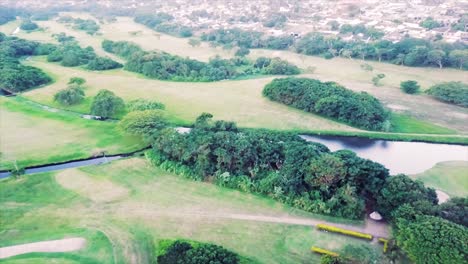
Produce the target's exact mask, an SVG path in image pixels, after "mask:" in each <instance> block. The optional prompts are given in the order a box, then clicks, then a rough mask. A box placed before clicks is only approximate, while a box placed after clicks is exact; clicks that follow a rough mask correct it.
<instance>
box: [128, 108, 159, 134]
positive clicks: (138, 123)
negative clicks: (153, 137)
mask: <svg viewBox="0 0 468 264" xmlns="http://www.w3.org/2000/svg"><path fill="white" fill-rule="evenodd" d="M119 126H120V127H121V128H122V129H123V130H124V131H125V132H127V133H131V134H135V135H144V136H146V135H150V134H152V133H157V132H159V130H161V129H163V128H165V127H166V126H167V121H166V116H165V113H164V112H163V111H161V110H145V111H136V112H130V113H128V114H127V115H126V116H125V117H124V118H123V119H122V120H121V121H120V123H119Z"/></svg>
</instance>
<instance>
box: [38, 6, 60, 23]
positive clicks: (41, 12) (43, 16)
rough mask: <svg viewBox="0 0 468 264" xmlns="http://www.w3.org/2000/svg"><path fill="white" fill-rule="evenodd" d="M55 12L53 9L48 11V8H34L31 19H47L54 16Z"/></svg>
mask: <svg viewBox="0 0 468 264" xmlns="http://www.w3.org/2000/svg"><path fill="white" fill-rule="evenodd" d="M57 14H58V13H57V12H55V11H50V10H45V9H43V10H35V11H34V14H32V16H31V20H34V21H47V20H49V19H51V18H52V17H54V16H57Z"/></svg>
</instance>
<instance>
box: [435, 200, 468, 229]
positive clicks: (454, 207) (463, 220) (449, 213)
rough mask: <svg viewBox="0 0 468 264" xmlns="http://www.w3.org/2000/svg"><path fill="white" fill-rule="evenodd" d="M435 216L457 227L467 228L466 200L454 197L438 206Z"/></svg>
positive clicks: (467, 208) (467, 205) (467, 206)
mask: <svg viewBox="0 0 468 264" xmlns="http://www.w3.org/2000/svg"><path fill="white" fill-rule="evenodd" d="M437 215H438V216H440V217H442V218H444V219H447V220H449V221H451V222H454V223H456V224H459V225H463V226H465V227H468V198H467V197H454V198H451V199H450V200H448V201H447V202H445V203H443V204H440V205H439V206H438V208H437Z"/></svg>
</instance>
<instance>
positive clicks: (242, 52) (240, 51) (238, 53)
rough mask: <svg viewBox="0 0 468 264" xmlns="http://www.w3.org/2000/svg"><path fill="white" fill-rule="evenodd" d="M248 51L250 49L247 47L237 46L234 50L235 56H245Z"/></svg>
mask: <svg viewBox="0 0 468 264" xmlns="http://www.w3.org/2000/svg"><path fill="white" fill-rule="evenodd" d="M249 53H250V50H249V49H248V48H243V47H242V48H239V49H238V50H237V51H236V54H235V55H236V56H238V57H245V56H247V55H249Z"/></svg>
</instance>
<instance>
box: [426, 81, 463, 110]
mask: <svg viewBox="0 0 468 264" xmlns="http://www.w3.org/2000/svg"><path fill="white" fill-rule="evenodd" d="M426 93H427V94H429V95H431V96H433V97H435V98H436V99H438V100H441V101H443V102H447V103H450V104H455V105H459V106H462V107H468V85H467V84H464V83H462V82H444V83H440V84H436V85H434V86H432V87H431V88H429V89H428V90H426Z"/></svg>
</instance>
